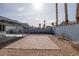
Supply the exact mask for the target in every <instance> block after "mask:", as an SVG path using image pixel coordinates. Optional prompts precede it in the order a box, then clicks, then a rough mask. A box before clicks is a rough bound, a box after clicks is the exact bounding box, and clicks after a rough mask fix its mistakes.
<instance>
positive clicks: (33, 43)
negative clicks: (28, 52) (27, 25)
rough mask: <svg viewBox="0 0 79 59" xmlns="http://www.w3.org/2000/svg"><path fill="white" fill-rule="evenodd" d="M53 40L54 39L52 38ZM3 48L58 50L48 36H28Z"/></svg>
mask: <svg viewBox="0 0 79 59" xmlns="http://www.w3.org/2000/svg"><path fill="white" fill-rule="evenodd" d="M53 38H55V37H53ZM4 48H15V49H60V48H59V47H58V46H57V44H56V43H55V42H53V41H52V40H51V39H50V38H49V37H48V35H28V36H26V37H24V38H22V39H20V40H19V41H16V42H14V43H12V44H10V45H8V46H6V47H4Z"/></svg>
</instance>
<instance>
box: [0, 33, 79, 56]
mask: <svg viewBox="0 0 79 59" xmlns="http://www.w3.org/2000/svg"><path fill="white" fill-rule="evenodd" d="M29 36H34V39H35V38H37V39H38V37H39V38H41V37H43V38H44V37H45V38H44V39H43V38H41V39H42V40H44V41H43V42H45V43H44V44H42V45H41V46H40V48H42V49H40V48H39V44H40V43H41V42H42V40H41V41H40V39H38V40H34V39H33V40H31V39H29V40H31V41H30V43H31V42H32V41H34V42H35V41H36V44H38V43H39V44H38V45H35V44H34V43H32V44H31V46H32V45H33V44H34V45H33V46H32V48H31V46H30V44H29V42H28V41H29V40H28V39H27V37H28V36H27V37H26V40H27V42H28V44H27V45H29V46H30V47H28V48H29V49H28V48H27V47H25V49H24V47H23V45H21V44H19V42H20V43H24V42H25V39H24V38H19V39H18V38H17V39H16V40H13V41H9V42H6V43H5V44H0V46H1V47H2V48H1V49H0V55H2V56H78V55H79V51H78V50H75V49H74V48H73V47H72V46H71V44H70V42H69V41H66V40H61V39H58V38H57V37H56V36H54V35H41V34H40V35H29ZM35 36H36V37H35ZM48 37H49V38H48ZM29 38H30V37H29ZM31 38H32V37H31ZM45 39H46V40H45ZM23 41H24V42H23ZM38 41H39V42H38ZM27 42H25V43H27ZM37 42H38V43H37ZM50 42H51V44H50ZM17 43H18V45H20V46H21V47H22V48H17V47H18V46H17V45H16V44H17ZM25 43H24V45H25ZM46 43H47V44H46ZM48 44H49V45H51V46H48ZM14 45H15V46H14ZM27 45H26V46H27ZM43 45H45V46H46V48H44V47H43ZM53 45H55V46H56V47H58V48H59V49H58V48H56V47H55V46H53ZM35 46H36V48H37V49H34V47H35ZM37 46H38V47H37ZM15 47H16V48H15ZM50 47H52V48H50ZM49 48H50V49H49Z"/></svg>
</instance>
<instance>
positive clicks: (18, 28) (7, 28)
mask: <svg viewBox="0 0 79 59" xmlns="http://www.w3.org/2000/svg"><path fill="white" fill-rule="evenodd" d="M8 30H14V31H16V32H18V31H19V30H21V31H23V28H22V27H20V26H10V25H8V26H6V31H8Z"/></svg>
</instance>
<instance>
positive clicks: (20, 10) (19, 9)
mask: <svg viewBox="0 0 79 59" xmlns="http://www.w3.org/2000/svg"><path fill="white" fill-rule="evenodd" d="M24 9H25V7H20V8H18V9H17V10H18V12H23V11H24Z"/></svg>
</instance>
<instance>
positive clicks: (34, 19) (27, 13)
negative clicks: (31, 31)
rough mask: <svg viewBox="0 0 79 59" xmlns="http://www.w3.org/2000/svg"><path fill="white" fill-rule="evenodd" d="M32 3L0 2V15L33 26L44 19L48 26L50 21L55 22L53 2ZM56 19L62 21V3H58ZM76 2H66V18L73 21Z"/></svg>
mask: <svg viewBox="0 0 79 59" xmlns="http://www.w3.org/2000/svg"><path fill="white" fill-rule="evenodd" d="M40 5H41V6H39V5H38V4H33V3H25V4H24V3H0V16H4V17H7V18H11V19H14V20H18V21H19V22H23V23H29V24H30V25H33V26H38V25H39V23H41V24H43V20H46V25H47V26H50V25H51V23H52V22H55V20H56V19H55V17H56V16H55V15H56V12H55V11H56V10H55V4H54V3H44V4H40ZM58 12H59V13H58V15H59V17H58V19H59V23H61V22H62V21H64V19H65V17H64V4H63V3H61V4H60V3H59V4H58ZM75 14H76V4H71V3H70V4H68V18H69V20H70V21H75Z"/></svg>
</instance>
